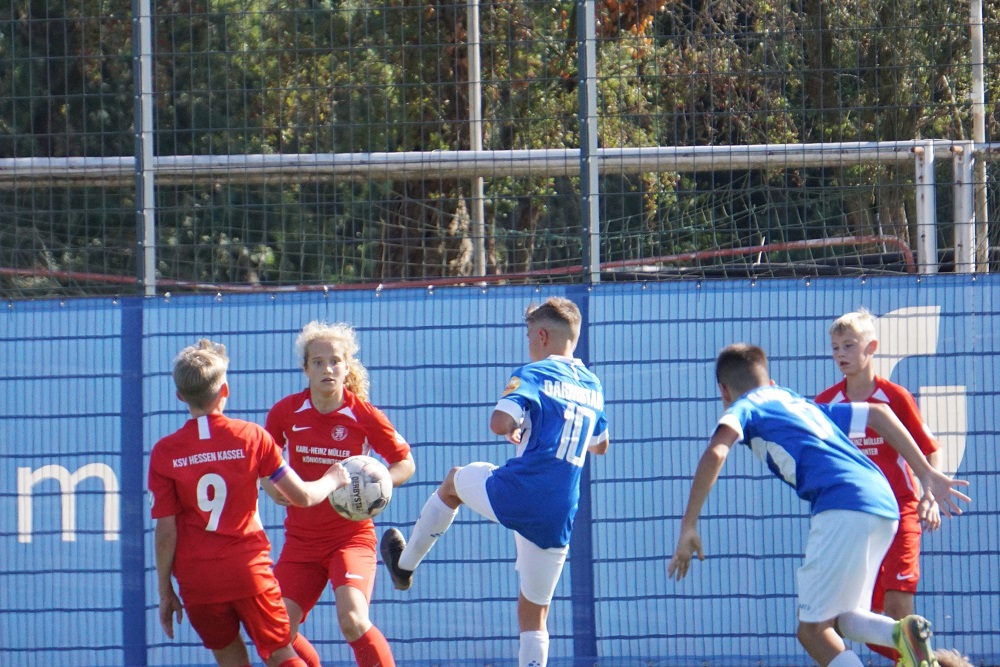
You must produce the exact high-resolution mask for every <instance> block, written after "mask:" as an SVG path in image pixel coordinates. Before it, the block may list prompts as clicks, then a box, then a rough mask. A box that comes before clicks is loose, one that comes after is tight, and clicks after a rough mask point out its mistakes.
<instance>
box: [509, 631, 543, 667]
mask: <svg viewBox="0 0 1000 667" xmlns="http://www.w3.org/2000/svg"><path fill="white" fill-rule="evenodd" d="M548 661H549V633H548V632H546V631H545V630H530V631H528V632H522V633H521V647H520V648H519V649H518V652H517V667H545V663H547V662H548Z"/></svg>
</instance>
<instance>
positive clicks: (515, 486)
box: [381, 297, 608, 667]
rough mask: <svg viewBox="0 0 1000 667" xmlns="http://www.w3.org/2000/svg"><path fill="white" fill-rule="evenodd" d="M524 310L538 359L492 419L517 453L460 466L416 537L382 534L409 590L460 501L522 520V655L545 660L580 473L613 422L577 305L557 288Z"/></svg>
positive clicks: (510, 387) (500, 519) (524, 662)
mask: <svg viewBox="0 0 1000 667" xmlns="http://www.w3.org/2000/svg"><path fill="white" fill-rule="evenodd" d="M524 319H525V322H526V324H527V325H528V355H529V357H530V358H531V363H529V364H527V365H525V366H522V367H521V368H519V369H517V370H516V371H515V372H514V374H513V375H512V376H511V378H510V381H509V382H508V383H507V387H506V388H505V389H504V392H503V396H502V397H501V398H500V400H499V402H498V403H497V404H496V407H495V408H494V410H493V415H492V417H491V418H490V429H491V430H492V431H493V432H494V433H496V434H497V435H504V436H506V437H507V439H508V440H510V441H511V442H512V443H513V444H515V445H517V455H516V456H515V457H514V458H512V459H510V460H509V461H507V463H506V464H504V465H502V466H499V467H498V466H495V465H493V464H492V463H471V464H469V465H467V466H463V467H461V468H453V469H452V470H451V471H450V472H449V473H448V475H447V476H446V477H445V479H444V481H443V482H442V483H441V486H440V488H438V489H437V491H436V492H435V493H433V494H431V497H430V498H428V499H427V502H426V503H425V504H424V507H423V509H422V510H421V512H420V517H419V518H418V519H417V522H416V524H414V526H413V532H412V534H411V535H410V540H409V543H407V542H406V540H404V539H403V536H402V535H401V534H400V532H399V531H398V530H396V529H394V528H392V529H389V530H388V531H386V533H385V534H384V535H383V536H382V543H381V552H382V558H383V560H384V561H385V563H386V565H387V566H388V567H389V572H390V573H391V574H392V580H393V583H394V584H395V586H396V588H397V589H399V590H406V589H408V588H409V587H410V584H411V583H412V579H413V570H415V569H416V567H417V565H418V564H419V563H420V561H421V560H423V558H424V556H426V555H427V553H428V552H429V551H430V549H431V547H432V546H434V543H435V542H436V541H437V538H438V537H440V536H441V535H442V534H443V533H444V532H445V531H446V530H448V527H449V526H450V525H451V523H452V520H453V519H454V518H455V514H456V513H457V512H458V507H459V505H461V504H463V503H465V504H466V505H468V506H469V507H471V508H472V509H473V510H475V511H476V512H478V513H479V514H481V515H483V516H485V517H486V518H487V519H490V520H491V521H495V522H497V523H499V524H501V525H503V526H505V527H506V528H509V529H511V530H513V531H514V543H515V546H516V548H517V562H516V564H515V569H516V570H517V573H518V576H519V581H520V589H519V590H520V594H519V596H518V601H517V618H518V625H519V627H520V631H521V635H520V649H519V654H518V664H519V667H529V666H530V667H544V666H545V664H546V662H547V660H548V645H549V635H548V631H547V629H546V618H547V617H548V613H549V605H550V603H551V602H552V595H553V593H554V592H555V588H556V583H558V581H559V575H560V574H561V573H562V569H563V564H564V563H565V562H566V553H567V551H568V550H569V538H570V533H571V532H572V530H573V518H574V517H575V516H576V510H577V506H578V504H579V500H580V474H581V472H582V471H583V464H584V462H585V461H586V457H587V452H591V453H594V454H604V453H605V452H607V450H608V429H607V418H606V417H605V414H604V393H603V391H602V389H601V382H600V380H598V379H597V376H595V375H594V374H593V373H591V372H590V371H589V370H587V368H586V367H585V366H584V365H583V363H582V362H581V361H580V360H579V359H574V358H573V352H574V350H575V349H576V342H577V340H578V338H579V336H580V319H581V318H580V311H579V309H578V308H577V307H576V305H575V304H574V303H573V302H572V301H570V300H569V299H564V298H561V297H552V298H550V299H547V300H546V301H545V303H543V304H541V305H540V306H535V307H532V308H529V309H528V312H527V314H526V315H525V318H524Z"/></svg>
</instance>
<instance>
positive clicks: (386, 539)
mask: <svg viewBox="0 0 1000 667" xmlns="http://www.w3.org/2000/svg"><path fill="white" fill-rule="evenodd" d="M405 548H406V538H404V537H403V534H402V533H401V532H399V531H398V530H396V529H395V528H390V529H389V530H387V531H385V532H384V533H383V534H382V541H381V542H380V543H379V551H380V552H381V553H382V560H383V561H385V566H386V567H387V568H389V574H390V575H392V585H393V586H395V587H396V590H397V591H405V590H407V589H409V588H410V586H411V585H412V584H413V570H404V569H403V568H401V567H399V556H400V554H402V553H403V549H405Z"/></svg>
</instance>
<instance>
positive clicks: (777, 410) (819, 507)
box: [667, 343, 969, 667]
mask: <svg viewBox="0 0 1000 667" xmlns="http://www.w3.org/2000/svg"><path fill="white" fill-rule="evenodd" d="M716 380H717V381H718V384H719V391H720V393H721V395H722V404H723V408H724V410H725V412H724V413H723V415H722V417H721V418H720V419H719V422H718V425H717V426H716V428H715V432H714V433H713V434H712V437H711V440H710V441H709V444H708V447H707V448H706V449H705V451H704V453H703V454H702V457H701V460H700V461H699V462H698V467H697V470H696V471H695V475H694V480H693V482H692V485H691V492H690V496H689V499H688V503H687V507H686V509H685V511H684V516H683V518H682V520H681V532H680V535H679V537H678V539H677V548H676V550H675V551H674V556H673V558H672V559H671V560H670V563H669V565H668V566H667V574H668V576H670V577H672V578H676V579H678V580H680V579H682V578H684V577H685V576H686V575H687V572H688V568H689V566H690V563H691V559H692V558H693V557H694V556H695V555H697V556H698V558H699V559H700V560H704V558H705V555H704V553H703V548H702V542H701V536H700V535H699V533H698V518H699V515H700V514H701V509H702V507H703V506H704V504H705V501H706V500H707V498H708V495H709V492H710V491H711V489H712V487H713V486H714V485H715V482H716V480H717V479H718V477H719V474H720V472H721V471H722V467H723V465H724V464H725V462H726V458H727V457H728V456H729V453H730V451H732V448H733V445H735V444H736V443H740V442H741V443H743V444H744V445H746V446H747V447H749V448H750V450H751V451H752V452H753V454H754V456H756V457H757V458H759V459H760V460H761V461H763V462H764V463H765V464H766V465H767V467H768V469H769V470H770V471H771V472H772V473H774V474H775V475H776V476H777V477H778V478H779V479H781V480H782V481H784V482H785V483H786V484H788V485H789V486H791V487H792V488H794V489H795V492H796V494H797V495H798V496H799V497H800V498H802V499H803V500H805V501H806V502H808V503H809V506H810V513H811V515H812V517H811V519H810V527H809V536H808V539H807V542H806V548H805V558H804V560H803V563H802V566H801V567H800V568H799V569H798V572H797V573H796V582H797V590H798V620H799V626H798V639H799V642H800V643H801V644H802V646H803V648H805V649H806V651H807V652H808V653H809V655H810V657H811V658H812V659H813V660H815V661H816V663H817V664H819V665H820V667H862V664H863V663H862V662H861V660H860V658H859V657H858V656H857V654H856V653H854V651H852V650H850V649H848V648H847V647H846V645H845V644H844V641H843V640H842V639H841V637H847V638H848V639H851V640H852V641H859V642H865V643H874V644H879V645H881V646H896V648H897V649H898V650H899V651H900V653H901V654H902V657H901V663H902V665H903V667H936V666H937V664H938V662H937V659H936V658H935V655H934V652H933V650H932V648H931V646H930V634H931V632H930V623H929V622H928V621H927V619H925V618H923V617H920V616H916V615H913V616H907V617H906V618H904V619H902V620H901V621H894V620H892V619H889V618H887V617H885V616H881V615H878V614H873V613H872V612H871V611H870V610H869V604H870V600H871V590H872V586H873V585H874V582H875V577H876V575H877V574H878V568H879V563H880V562H881V561H882V556H883V555H884V554H885V551H886V549H888V547H889V543H890V542H891V541H892V537H893V534H894V533H895V530H896V524H897V520H898V518H899V511H898V508H897V505H896V500H895V498H894V497H893V494H892V490H891V489H890V488H889V484H888V482H886V479H885V476H883V475H882V474H881V473H880V472H879V470H878V468H876V467H875V465H874V464H873V463H872V462H871V461H870V460H869V459H868V458H867V457H866V456H864V455H863V454H861V452H859V451H858V449H857V447H855V446H854V444H853V443H852V442H851V441H850V440H849V439H848V438H847V435H845V433H846V434H851V435H855V434H859V433H861V432H863V430H864V428H865V426H867V425H871V426H873V427H874V428H876V429H877V430H878V431H879V432H880V433H882V434H883V435H885V437H886V439H887V440H888V441H889V443H890V444H891V446H892V447H894V448H896V449H897V450H898V451H899V453H900V454H901V455H902V456H903V457H905V459H906V460H907V461H908V462H909V463H910V465H911V466H912V467H913V469H914V471H916V473H917V475H918V477H919V478H920V481H921V482H922V483H923V484H924V488H925V489H926V490H927V491H926V492H927V494H928V496H929V497H930V495H931V494H932V495H933V497H936V498H938V499H939V501H940V503H941V506H942V508H943V509H944V510H945V512H946V513H948V514H949V515H951V514H952V513H955V514H961V511H960V509H959V508H958V505H957V504H956V503H955V499H956V498H957V499H961V500H965V501H968V500H969V498H968V496H965V495H964V494H962V493H961V492H959V491H958V490H956V489H954V488H953V487H954V486H967V485H968V483H967V482H964V481H956V480H952V479H951V478H949V477H948V476H947V475H944V474H942V473H940V472H938V471H937V470H934V469H933V468H931V467H930V465H929V464H928V463H927V460H926V459H925V458H924V456H923V455H922V454H921V453H920V450H919V449H917V445H916V443H915V442H913V438H912V437H910V435H909V434H908V433H907V431H906V429H905V428H904V427H903V425H902V424H901V423H900V422H899V420H898V419H897V418H896V417H895V415H893V413H892V411H891V410H890V409H889V408H887V407H886V406H884V405H870V404H868V403H849V404H841V405H817V404H815V403H813V402H811V401H808V400H806V399H804V398H802V397H801V396H799V395H797V394H795V393H794V392H791V391H789V390H788V389H784V388H782V387H779V386H777V385H775V384H774V383H773V382H772V381H771V378H770V375H769V373H768V368H767V355H766V354H765V353H764V351H763V350H762V349H761V348H759V347H757V346H756V345H749V344H746V343H737V344H735V345H730V346H728V347H726V348H725V349H723V350H722V352H720V353H719V356H718V358H717V360H716Z"/></svg>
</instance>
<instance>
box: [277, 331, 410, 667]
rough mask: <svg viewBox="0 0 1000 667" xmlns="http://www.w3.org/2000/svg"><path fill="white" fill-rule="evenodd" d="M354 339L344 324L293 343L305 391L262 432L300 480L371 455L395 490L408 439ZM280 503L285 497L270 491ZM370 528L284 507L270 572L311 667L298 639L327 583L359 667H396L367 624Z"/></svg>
mask: <svg viewBox="0 0 1000 667" xmlns="http://www.w3.org/2000/svg"><path fill="white" fill-rule="evenodd" d="M358 347H359V346H358V341H357V337H356V336H355V333H354V330H353V329H352V328H351V327H350V326H348V325H346V324H332V325H330V324H324V323H320V322H310V323H309V324H307V325H306V326H305V327H303V329H302V331H301V332H300V333H299V336H298V338H297V339H296V341H295V349H296V354H297V356H298V358H299V359H301V361H302V367H303V370H304V371H305V375H306V378H308V380H309V386H308V388H306V389H305V390H304V391H301V392H298V393H296V394H292V395H290V396H286V397H285V398H283V399H281V400H280V401H278V402H277V403H276V404H275V405H274V407H272V408H271V410H270V412H269V413H268V415H267V421H266V424H265V426H266V428H267V430H268V432H269V433H270V434H271V435H272V436H274V439H275V440H277V441H278V443H280V444H282V445H284V446H285V448H286V451H287V455H288V462H289V464H290V465H291V466H292V468H294V469H295V470H296V471H297V472H298V473H299V475H301V476H302V478H303V479H315V478H316V477H318V476H320V475H322V474H323V471H324V470H326V469H327V468H328V467H329V466H330V464H331V463H334V462H337V461H342V460H343V459H346V458H347V457H349V456H354V455H356V454H369V453H370V452H371V451H374V452H375V453H377V454H378V455H380V456H381V457H382V458H384V459H385V460H386V462H387V463H388V467H389V474H390V475H391V476H392V483H393V486H399V485H400V484H402V483H404V482H405V481H406V480H408V479H409V478H410V476H412V475H413V473H414V471H415V469H416V468H415V465H414V462H413V456H412V455H411V453H410V446H409V444H407V442H406V440H404V439H403V437H402V436H401V435H400V434H399V433H397V432H396V429H395V428H394V427H393V425H392V424H391V423H390V422H389V420H388V419H387V418H386V416H385V415H384V414H383V413H382V411H381V410H379V409H378V408H376V407H375V406H373V405H372V404H371V403H369V402H368V400H367V397H368V373H367V370H366V369H365V367H364V366H363V365H362V364H361V362H360V361H358V360H357V359H356V358H355V355H356V354H357V352H358ZM264 488H265V490H267V491H268V492H269V493H271V495H272V497H274V498H275V500H277V501H278V502H279V503H282V504H287V503H285V502H283V500H282V498H281V497H280V496H278V495H276V494H274V493H273V489H269V488H268V485H267V484H265V485H264ZM376 544H377V542H376V539H375V526H374V524H373V523H372V521H371V520H370V519H369V520H366V521H349V520H348V519H345V518H343V517H342V516H340V515H339V514H337V513H336V512H335V511H334V510H333V507H332V506H331V505H330V504H329V503H323V504H322V505H319V506H317V507H310V508H308V509H302V508H298V507H289V508H288V516H287V517H286V519H285V544H284V547H282V550H281V555H280V556H279V558H278V563H277V564H276V565H275V568H274V573H275V576H277V578H278V581H279V582H280V584H281V591H282V595H283V596H284V599H285V605H286V606H287V607H288V615H289V617H290V619H291V623H292V630H293V634H294V637H295V638H294V643H293V646H294V647H295V650H296V652H297V653H298V654H299V656H300V657H302V658H303V659H304V660H305V661H306V663H307V664H308V665H309V667H318V666H319V664H320V662H319V656H318V655H317V653H316V650H315V648H313V646H312V644H310V643H309V641H308V640H307V639H306V638H305V637H304V636H303V635H302V634H301V633H300V632H298V630H299V624H300V623H301V622H302V621H304V620H305V618H306V616H307V615H308V614H309V611H310V610H311V609H312V608H313V607H314V606H315V605H316V602H317V601H318V600H319V598H320V596H321V595H322V594H323V589H324V588H326V584H327V582H328V581H329V583H330V585H331V587H332V588H333V592H334V598H335V600H336V605H337V620H338V622H339V624H340V630H341V632H342V633H343V635H344V638H345V639H346V640H347V642H348V644H349V645H350V646H351V649H352V650H353V651H354V657H355V660H356V661H357V663H358V666H359V667H375V666H376V665H381V667H392V666H393V665H394V664H395V660H394V658H393V655H392V650H391V649H390V648H389V643H388V642H387V641H386V639H385V636H384V635H383V634H382V633H381V631H379V629H378V628H377V627H376V626H375V625H373V624H372V622H371V620H370V618H369V613H368V606H369V603H370V601H371V594H372V588H373V587H374V585H375V568H376V564H377V559H376V555H375V547H376Z"/></svg>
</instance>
